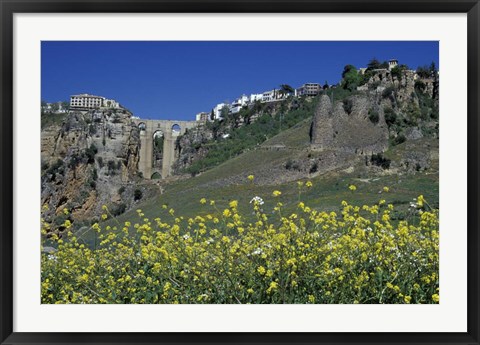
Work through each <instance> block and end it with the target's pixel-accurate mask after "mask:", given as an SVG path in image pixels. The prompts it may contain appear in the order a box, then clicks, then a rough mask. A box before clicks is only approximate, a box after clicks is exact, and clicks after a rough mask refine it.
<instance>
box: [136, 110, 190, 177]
mask: <svg viewBox="0 0 480 345" xmlns="http://www.w3.org/2000/svg"><path fill="white" fill-rule="evenodd" d="M133 121H134V122H135V124H136V125H137V126H138V127H139V129H140V145H141V147H140V159H139V162H138V170H139V171H140V172H141V173H142V174H143V177H144V178H145V179H147V180H150V179H151V178H152V173H153V170H154V169H153V143H154V138H153V137H154V135H155V132H157V131H161V132H162V133H163V159H162V162H163V163H162V179H164V178H166V177H168V176H170V175H171V174H172V166H173V163H175V141H176V140H177V138H178V136H179V135H182V134H185V131H186V130H187V129H191V128H194V127H196V126H197V125H198V123H197V122H196V121H171V120H142V119H134V120H133ZM177 127H178V130H175V129H177ZM174 128H175V129H174Z"/></svg>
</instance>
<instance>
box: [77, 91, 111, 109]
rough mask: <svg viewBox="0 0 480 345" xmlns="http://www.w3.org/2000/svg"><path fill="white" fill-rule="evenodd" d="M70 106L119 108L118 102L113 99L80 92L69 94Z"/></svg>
mask: <svg viewBox="0 0 480 345" xmlns="http://www.w3.org/2000/svg"><path fill="white" fill-rule="evenodd" d="M70 108H74V109H75V108H77V109H78V108H80V109H96V108H120V103H118V102H117V101H115V100H113V99H107V98H105V97H102V96H95V95H89V94H88V93H82V94H79V95H72V96H70Z"/></svg>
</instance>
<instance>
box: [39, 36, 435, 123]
mask: <svg viewBox="0 0 480 345" xmlns="http://www.w3.org/2000/svg"><path fill="white" fill-rule="evenodd" d="M373 57H375V58H377V59H378V60H380V61H383V60H389V59H391V58H396V59H398V60H399V63H401V64H407V65H409V66H410V67H411V68H414V69H415V68H417V67H418V66H421V65H429V64H430V63H431V62H432V61H434V62H435V63H436V64H437V66H438V65H439V64H438V62H439V61H438V59H439V57H438V42H425V41H388V42H382V41H368V42H367V41H342V42H339V41H330V42H328V41H195V42H193V41H136V42H133V41H66V42H62V41H44V42H42V61H41V68H42V69H41V72H42V85H41V91H42V100H45V101H47V102H54V101H61V100H69V99H70V95H72V94H78V93H90V94H96V95H101V96H105V97H107V98H113V99H115V100H117V101H119V102H120V103H121V104H122V105H124V106H125V107H126V108H128V109H130V110H131V111H132V112H133V113H134V115H136V116H140V117H141V118H145V119H149V118H150V119H175V120H193V119H194V117H195V114H196V113H198V112H200V111H210V110H211V109H212V108H213V107H214V106H215V105H216V104H217V103H221V102H224V101H233V100H234V99H235V98H236V97H238V96H240V95H242V94H248V95H249V94H251V93H261V92H263V91H267V90H271V89H273V88H278V87H279V85H280V84H289V85H291V86H293V87H298V86H300V85H301V84H303V83H305V82H318V83H321V84H323V83H325V81H328V82H329V84H335V83H337V82H338V81H339V80H340V78H341V73H342V71H343V67H344V66H345V65H347V64H352V65H355V66H357V67H364V66H366V65H367V63H368V62H369V61H370V60H371V59H372V58H373Z"/></svg>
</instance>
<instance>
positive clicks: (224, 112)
mask: <svg viewBox="0 0 480 345" xmlns="http://www.w3.org/2000/svg"><path fill="white" fill-rule="evenodd" d="M229 114H230V108H229V107H228V105H224V106H223V108H222V109H221V110H220V116H221V117H222V118H223V119H227V118H228V115H229Z"/></svg>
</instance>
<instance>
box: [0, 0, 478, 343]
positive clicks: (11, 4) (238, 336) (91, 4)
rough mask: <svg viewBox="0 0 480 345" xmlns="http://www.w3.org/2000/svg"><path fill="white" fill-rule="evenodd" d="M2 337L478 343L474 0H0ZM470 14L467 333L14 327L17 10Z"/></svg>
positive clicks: (113, 340) (118, 340) (48, 340)
mask: <svg viewBox="0 0 480 345" xmlns="http://www.w3.org/2000/svg"><path fill="white" fill-rule="evenodd" d="M0 10H1V41H0V50H1V52H0V59H1V61H0V63H1V72H0V73H1V76H0V80H1V86H0V87H1V89H0V91H1V92H0V95H1V96H0V97H1V98H0V100H1V101H0V104H1V116H0V131H1V132H0V133H1V134H0V140H1V141H0V142H1V144H0V154H1V156H0V162H1V169H0V176H1V178H0V195H1V198H0V215H1V220H2V228H1V230H0V260H1V262H0V279H1V280H0V341H1V342H2V344H107V343H109V344H115V343H118V344H198V343H205V344H207V343H210V344H213V343H236V344H267V343H270V344H272V343H282V344H300V343H308V344H310V343H311V344H314V343H325V344H350V343H351V344H372V343H382V344H383V343H385V344H388V343H392V344H393V343H395V344H427V343H428V344H479V333H478V332H479V321H480V318H479V279H480V274H479V250H480V245H479V244H480V243H479V236H478V231H479V219H480V216H479V215H480V213H479V212H478V207H479V204H478V196H479V176H480V171H479V158H480V156H479V153H480V150H479V140H478V135H479V134H480V126H479V120H478V117H479V102H478V100H479V96H480V95H479V90H480V88H479V83H480V75H479V73H480V70H479V32H480V26H479V16H480V4H479V0H422V1H409V0H405V1H399V0H396V1H385V0H367V1H363V0H358V1H355V0H300V1H293V0H285V1H282V0H280V1H279V0H276V1H274V0H272V1H270V0H257V1H254V0H233V1H228V2H227V1H222V0H199V1H193V0H187V1H183V0H141V1H135V0H123V1H110V0H77V1H68V0H30V1H28V0H27V1H23V0H16V1H15V0H0ZM109 12H111V13H112V12H113V13H146V12H150V13H153V12H160V13H174V12H191V13H227V12H237V13H246V12H257V13H270V12H275V13H303V12H306V13H312V12H319V13H347V12H348V13H415V12H416V13H430V12H431V13H442V12H445V13H446V12H449V13H450V12H455V13H467V14H468V17H467V18H468V19H467V20H468V24H467V27H468V37H467V42H468V152H467V154H468V253H467V255H468V268H467V269H468V282H467V285H468V296H467V297H468V315H467V317H468V321H467V322H468V330H467V332H465V333H61V332H59V333H15V332H13V313H14V310H13V302H12V301H13V273H14V272H13V229H14V224H13V211H14V210H13V203H12V200H14V198H15V196H14V193H13V181H14V176H15V175H14V171H13V159H14V157H13V149H14V147H13V62H14V61H13V43H14V42H13V33H14V32H13V16H14V14H15V13H109Z"/></svg>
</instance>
